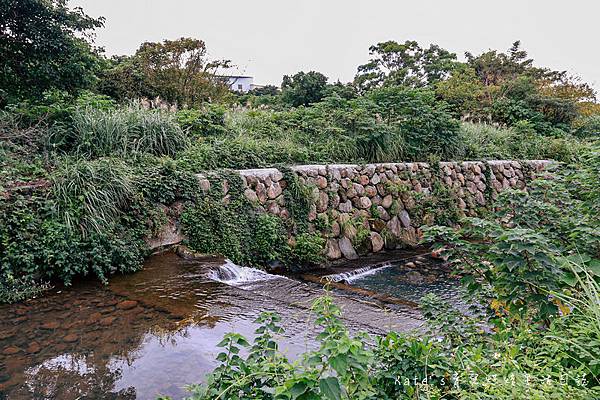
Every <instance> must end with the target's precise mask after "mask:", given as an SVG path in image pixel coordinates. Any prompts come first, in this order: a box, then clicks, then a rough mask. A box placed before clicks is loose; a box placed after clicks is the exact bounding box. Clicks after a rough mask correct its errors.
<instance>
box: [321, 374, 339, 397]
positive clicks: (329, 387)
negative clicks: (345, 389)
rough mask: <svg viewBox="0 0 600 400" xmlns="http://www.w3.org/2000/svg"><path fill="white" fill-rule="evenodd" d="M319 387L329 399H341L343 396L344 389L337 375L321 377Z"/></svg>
mask: <svg viewBox="0 0 600 400" xmlns="http://www.w3.org/2000/svg"><path fill="white" fill-rule="evenodd" d="M319 389H321V393H322V394H323V395H324V396H325V398H327V399H331V400H340V399H341V398H342V390H341V389H340V383H339V382H338V379H337V378H336V377H333V376H330V377H329V378H323V379H320V380H319Z"/></svg>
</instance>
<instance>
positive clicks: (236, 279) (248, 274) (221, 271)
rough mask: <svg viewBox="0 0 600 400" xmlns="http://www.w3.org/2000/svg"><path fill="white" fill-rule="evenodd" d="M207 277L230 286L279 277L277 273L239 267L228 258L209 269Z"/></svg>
mask: <svg viewBox="0 0 600 400" xmlns="http://www.w3.org/2000/svg"><path fill="white" fill-rule="evenodd" d="M208 277H209V278H210V279H212V280H214V281H218V282H223V283H226V284H228V285H232V286H236V285H242V284H245V283H250V282H259V281H268V280H271V279H276V278H279V276H277V275H272V274H268V273H266V272H265V271H261V270H259V269H255V268H249V267H240V266H239V265H237V264H234V263H233V262H231V261H230V260H225V264H223V265H221V266H220V267H218V268H216V269H213V270H211V271H210V273H209V275H208Z"/></svg>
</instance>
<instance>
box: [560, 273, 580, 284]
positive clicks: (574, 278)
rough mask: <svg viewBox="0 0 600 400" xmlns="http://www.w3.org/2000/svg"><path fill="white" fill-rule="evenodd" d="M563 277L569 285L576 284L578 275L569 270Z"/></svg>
mask: <svg viewBox="0 0 600 400" xmlns="http://www.w3.org/2000/svg"><path fill="white" fill-rule="evenodd" d="M561 279H562V281H563V282H564V283H566V284H567V285H569V286H575V284H576V283H577V276H576V275H575V274H574V273H572V272H567V273H565V274H563V276H562V277H561Z"/></svg>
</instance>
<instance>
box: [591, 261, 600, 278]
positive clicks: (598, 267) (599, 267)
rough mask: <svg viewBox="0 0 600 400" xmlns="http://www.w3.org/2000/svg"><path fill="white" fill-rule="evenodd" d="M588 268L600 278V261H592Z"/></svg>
mask: <svg viewBox="0 0 600 400" xmlns="http://www.w3.org/2000/svg"><path fill="white" fill-rule="evenodd" d="M588 267H589V269H590V271H591V273H592V274H594V275H596V276H600V260H596V259H594V260H592V261H590V263H589V264H588Z"/></svg>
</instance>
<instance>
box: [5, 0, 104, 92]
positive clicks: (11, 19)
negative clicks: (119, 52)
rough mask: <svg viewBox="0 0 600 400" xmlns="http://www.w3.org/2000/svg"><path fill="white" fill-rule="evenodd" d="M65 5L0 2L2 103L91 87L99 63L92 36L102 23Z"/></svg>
mask: <svg viewBox="0 0 600 400" xmlns="http://www.w3.org/2000/svg"><path fill="white" fill-rule="evenodd" d="M66 3H67V2H66V0H2V1H0V101H2V99H1V98H3V101H4V102H6V101H17V100H20V99H22V98H25V97H32V96H37V95H39V94H41V93H42V92H43V91H45V90H48V89H53V88H56V89H60V90H66V91H70V92H73V91H76V90H78V89H80V88H86V87H89V86H91V85H92V84H93V83H94V82H95V79H96V72H97V71H98V70H99V68H100V65H101V59H100V58H99V57H98V56H97V54H96V52H95V51H94V49H93V48H92V42H93V31H94V29H95V28H98V27H101V26H103V24H104V19H103V18H97V19H96V18H92V17H90V16H88V15H86V14H85V13H84V12H83V10H82V9H81V8H75V9H72V10H71V9H69V8H68V7H67V4H66Z"/></svg>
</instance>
